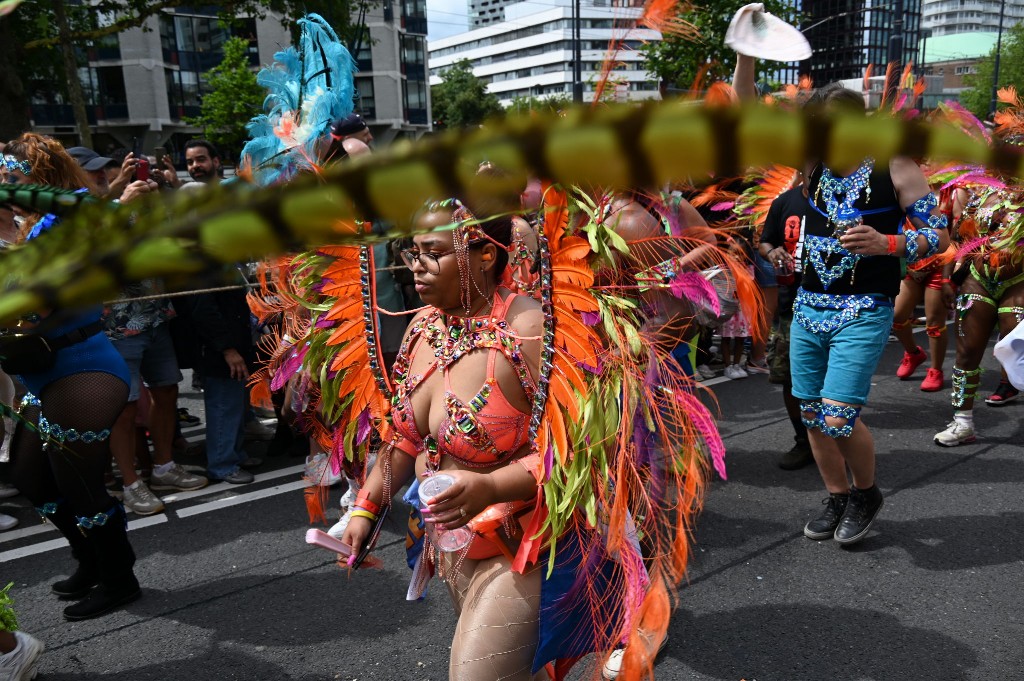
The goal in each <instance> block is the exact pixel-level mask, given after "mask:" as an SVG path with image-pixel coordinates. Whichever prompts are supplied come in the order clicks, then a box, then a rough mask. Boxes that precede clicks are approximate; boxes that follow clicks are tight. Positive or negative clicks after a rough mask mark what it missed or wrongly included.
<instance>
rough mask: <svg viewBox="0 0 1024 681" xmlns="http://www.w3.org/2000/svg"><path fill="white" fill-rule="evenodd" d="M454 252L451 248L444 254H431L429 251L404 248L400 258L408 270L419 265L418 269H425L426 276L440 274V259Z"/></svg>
mask: <svg viewBox="0 0 1024 681" xmlns="http://www.w3.org/2000/svg"><path fill="white" fill-rule="evenodd" d="M454 252H455V249H454V248H453V249H452V250H450V251H445V252H444V253H431V252H430V251H426V252H422V251H420V250H419V249H416V248H405V249H402V250H401V251H400V253H399V254H400V255H401V256H402V262H404V263H405V266H406V267H408V268H409V269H412V268H413V265H414V264H416V263H419V265H420V267H422V268H423V269H425V270H426V271H427V273H428V274H440V273H441V263H440V260H441V258H444V257H447V256H449V255H451V254H452V253H454Z"/></svg>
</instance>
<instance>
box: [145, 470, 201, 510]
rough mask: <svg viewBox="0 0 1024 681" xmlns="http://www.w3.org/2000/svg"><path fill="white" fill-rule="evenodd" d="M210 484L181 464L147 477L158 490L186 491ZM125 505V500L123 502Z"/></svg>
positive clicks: (151, 485) (150, 483)
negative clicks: (161, 473) (160, 473)
mask: <svg viewBox="0 0 1024 681" xmlns="http://www.w3.org/2000/svg"><path fill="white" fill-rule="evenodd" d="M208 484H210V481H209V480H207V479H206V478H204V477H203V476H201V475H193V474H192V473H189V472H188V471H186V470H185V469H184V468H182V466H181V464H179V463H175V464H172V465H171V469H170V470H169V471H167V472H166V473H164V474H163V475H157V473H156V471H153V475H152V476H151V477H150V479H149V486H150V488H151V489H155V490H157V491H160V492H188V491H190V490H196V489H202V488H204V487H206V486H207V485H208ZM125 505H126V506H127V505H128V504H127V502H125Z"/></svg>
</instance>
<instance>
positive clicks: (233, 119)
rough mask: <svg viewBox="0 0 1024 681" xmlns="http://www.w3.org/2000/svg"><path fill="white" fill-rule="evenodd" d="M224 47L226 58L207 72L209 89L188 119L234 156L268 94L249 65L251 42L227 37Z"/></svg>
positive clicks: (190, 123) (187, 121)
mask: <svg viewBox="0 0 1024 681" xmlns="http://www.w3.org/2000/svg"><path fill="white" fill-rule="evenodd" d="M223 49H224V59H223V60H222V61H221V63H220V64H218V65H217V66H215V67H213V68H212V69H210V71H209V72H207V74H206V82H207V84H208V85H209V88H210V89H209V91H208V92H207V93H206V94H205V95H203V104H202V108H201V109H200V113H199V116H198V117H196V118H189V119H186V121H185V122H186V123H188V124H189V125H195V126H198V127H200V128H202V129H203V136H204V137H206V139H208V140H210V141H211V142H213V143H214V144H216V145H217V146H218V147H220V148H221V149H223V150H225V151H228V152H229V153H230V154H231V155H234V154H237V152H239V151H241V149H242V146H243V145H244V144H245V141H246V140H247V139H248V138H249V133H248V132H247V131H246V129H245V125H246V123H248V122H249V118H250V117H251V116H252V113H253V112H254V111H259V110H260V109H261V107H262V106H263V99H264V97H266V94H267V93H266V90H264V89H263V88H262V87H261V86H260V85H258V84H257V83H256V74H255V73H253V71H252V68H251V67H250V66H249V41H248V40H246V39H245V38H238V37H235V38H228V39H227V40H226V41H225V42H224V46H223Z"/></svg>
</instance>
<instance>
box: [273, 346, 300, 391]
mask: <svg viewBox="0 0 1024 681" xmlns="http://www.w3.org/2000/svg"><path fill="white" fill-rule="evenodd" d="M307 352H309V346H308V345H305V344H303V345H302V347H301V348H299V349H298V350H294V351H292V354H291V355H289V357H288V359H286V360H285V361H284V362H282V363H281V367H280V368H279V369H278V370H277V373H276V374H274V378H273V379H272V380H271V381H270V389H271V390H280V389H281V388H283V387H284V385H285V383H287V382H288V381H289V379H291V377H292V376H294V375H295V374H296V373H297V372H298V371H299V369H301V368H302V360H304V359H305V358H306V353H307Z"/></svg>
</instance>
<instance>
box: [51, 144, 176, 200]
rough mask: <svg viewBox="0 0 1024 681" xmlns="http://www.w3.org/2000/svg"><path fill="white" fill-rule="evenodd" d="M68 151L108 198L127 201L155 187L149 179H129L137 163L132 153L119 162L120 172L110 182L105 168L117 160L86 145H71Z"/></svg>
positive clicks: (132, 175)
mask: <svg viewBox="0 0 1024 681" xmlns="http://www.w3.org/2000/svg"><path fill="white" fill-rule="evenodd" d="M68 153H69V154H71V157H72V158H74V159H75V160H76V161H78V165H79V166H81V167H82V170H84V171H85V172H86V174H88V175H89V179H91V180H92V181H93V184H95V185H96V189H97V190H98V191H99V193H100V194H102V195H103V196H105V197H107V198H108V199H112V198H117V199H118V200H119V201H120V202H121V203H128V202H129V201H131V200H132V199H134V198H136V197H137V196H139V195H141V194H145V193H147V192H151V191H153V190H155V189H156V188H157V185H156V183H155V182H153V181H151V180H145V181H143V180H135V181H132V180H131V178H133V177H134V176H135V167H136V166H137V165H138V163H139V162H138V161H137V160H136V159H135V155H134V154H128V155H127V156H125V158H124V163H122V164H121V172H120V173H119V174H118V175H117V178H116V179H115V180H114V181H113V182H110V181H108V180H107V169H108V168H112V167H116V166H117V161H115V160H114V159H112V158H107V157H106V156H100V155H99V154H97V153H96V152H95V151H93V150H92V149H89V148H88V147H71V148H70V149H68Z"/></svg>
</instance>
